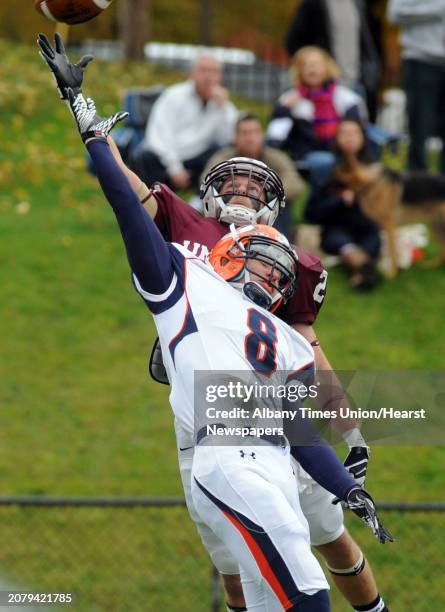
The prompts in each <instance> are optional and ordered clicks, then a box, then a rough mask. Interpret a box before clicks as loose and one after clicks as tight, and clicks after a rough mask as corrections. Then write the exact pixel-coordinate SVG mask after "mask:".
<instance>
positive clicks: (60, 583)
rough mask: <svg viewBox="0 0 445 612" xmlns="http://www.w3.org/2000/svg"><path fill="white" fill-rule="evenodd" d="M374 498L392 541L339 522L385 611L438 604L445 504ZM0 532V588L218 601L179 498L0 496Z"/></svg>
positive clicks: (214, 604)
mask: <svg viewBox="0 0 445 612" xmlns="http://www.w3.org/2000/svg"><path fill="white" fill-rule="evenodd" d="M380 506H381V508H382V512H381V516H382V518H383V520H384V521H385V524H386V525H387V526H388V528H389V529H390V530H391V531H392V533H393V534H394V536H395V537H396V542H395V543H394V544H392V545H385V546H382V545H380V544H379V543H378V542H377V541H376V540H375V539H374V538H373V536H372V534H371V533H370V532H369V531H368V530H367V529H366V528H365V527H364V526H362V525H361V524H360V522H359V521H358V520H357V519H356V517H353V516H348V517H347V523H348V526H349V527H350V529H351V531H352V532H353V534H354V536H355V537H356V539H357V540H358V542H359V543H360V545H361V546H362V547H363V550H364V551H365V553H366V556H367V557H368V559H369V560H370V561H371V563H372V566H373V569H374V573H375V575H376V578H377V580H378V584H379V589H380V591H381V593H382V594H384V596H385V598H386V600H387V601H388V602H389V603H390V604H391V610H392V611H394V612H398V611H400V612H401V611H404V612H406V611H407V610H409V611H410V612H427V611H428V612H431V611H432V610H434V611H438V610H444V609H445V593H444V590H443V576H442V574H443V558H444V540H443V534H444V531H445V504H442V505H441V504H411V505H409V504H405V505H404V504H381V505H380ZM0 538H1V542H2V546H1V547H0V584H1V588H3V589H4V588H9V589H19V590H20V589H22V590H26V591H35V592H39V593H43V592H52V593H72V594H73V595H74V598H75V601H74V603H73V604H72V606H71V609H76V610H82V611H83V610H88V611H96V610H113V611H116V612H117V611H120V610H122V611H123V610H125V611H132V610H146V611H149V612H154V611H157V610H167V609H168V610H169V612H184V611H187V610H193V611H194V612H201V611H202V612H210V611H212V612H217V611H221V612H222V610H223V609H224V608H223V606H222V595H221V589H220V586H219V580H218V577H217V576H216V575H215V572H214V570H213V568H212V566H211V564H210V561H209V559H208V557H207V555H206V553H205V551H204V549H203V547H202V545H201V543H200V540H199V537H198V536H197V534H196V531H195V528H194V526H193V524H192V522H191V521H190V519H189V518H188V515H187V510H186V508H185V506H184V502H183V500H181V499H173V500H172V499H157V500H150V499H136V500H132V499H118V500H106V499H100V500H96V499H94V500H93V499H77V500H76V499H37V498H28V499H26V498H18V499H14V498H9V499H7V498H3V499H0ZM331 598H332V609H333V611H334V612H343V611H344V612H346V611H348V610H350V607H349V606H348V605H347V604H346V603H345V601H344V600H342V599H341V597H340V596H339V594H338V592H336V590H335V589H334V588H333V589H332V591H331ZM39 609H40V610H41V609H42V607H39ZM51 609H52V610H54V609H57V606H52V607H51ZM28 610H29V608H28Z"/></svg>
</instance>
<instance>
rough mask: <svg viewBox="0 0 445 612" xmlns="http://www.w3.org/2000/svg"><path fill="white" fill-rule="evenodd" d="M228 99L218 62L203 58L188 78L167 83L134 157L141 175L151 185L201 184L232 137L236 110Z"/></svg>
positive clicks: (180, 187) (154, 107) (174, 186)
mask: <svg viewBox="0 0 445 612" xmlns="http://www.w3.org/2000/svg"><path fill="white" fill-rule="evenodd" d="M228 97H229V96H228V92H227V90H226V89H225V88H224V87H222V86H221V66H220V63H219V62H218V60H217V59H216V58H214V57H211V56H208V55H201V56H199V57H198V58H197V60H196V62H195V64H194V65H193V67H192V70H191V74H190V79H189V80H187V81H185V82H184V83H178V84H176V85H172V86H171V87H168V88H167V89H166V90H165V91H164V92H163V93H162V94H161V95H160V97H159V98H158V100H156V102H155V104H154V106H153V110H152V112H151V113H150V117H149V119H148V122H147V129H146V133H145V139H144V141H143V142H142V143H141V145H140V146H139V148H138V149H137V151H136V152H135V156H134V159H133V164H134V167H135V169H136V171H137V173H138V174H139V176H140V177H141V178H142V179H143V180H144V181H145V182H147V183H148V184H151V183H152V182H153V181H159V182H162V183H167V184H168V185H170V186H171V187H172V188H175V189H188V188H189V187H192V186H194V187H195V188H197V187H198V182H199V177H200V175H201V172H202V170H203V168H204V166H205V164H206V162H207V160H208V159H209V157H210V156H211V155H212V154H213V153H214V152H215V151H216V150H217V149H218V148H219V147H221V146H223V145H226V144H228V143H229V142H231V141H232V139H233V126H234V123H235V120H236V115H237V111H236V108H235V107H234V105H233V104H232V103H231V102H229V100H228Z"/></svg>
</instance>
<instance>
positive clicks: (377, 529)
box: [332, 486, 394, 544]
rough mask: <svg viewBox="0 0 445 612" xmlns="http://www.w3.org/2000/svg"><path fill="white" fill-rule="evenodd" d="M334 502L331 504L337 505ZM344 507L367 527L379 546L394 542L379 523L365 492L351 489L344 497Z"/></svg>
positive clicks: (356, 488)
mask: <svg viewBox="0 0 445 612" xmlns="http://www.w3.org/2000/svg"><path fill="white" fill-rule="evenodd" d="M338 501H340V500H335V501H334V502H332V503H334V504H335V503H338ZM345 502H346V507H347V508H349V509H350V510H352V512H354V514H356V515H357V516H358V517H359V518H361V520H362V521H363V522H364V523H366V525H368V527H369V528H370V529H371V531H372V532H373V534H374V535H375V537H376V538H377V539H378V541H379V542H380V543H381V544H384V543H385V542H394V538H393V537H392V535H391V534H390V533H389V531H388V530H387V529H385V527H384V526H383V524H382V523H381V522H380V520H379V517H378V516H377V510H376V507H375V503H374V500H373V499H372V497H371V496H370V495H369V493H368V492H367V491H365V490H364V489H362V488H361V487H358V486H357V487H352V488H351V489H349V491H348V493H347V495H346V499H345Z"/></svg>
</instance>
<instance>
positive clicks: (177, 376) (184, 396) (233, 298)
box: [133, 244, 314, 434]
mask: <svg viewBox="0 0 445 612" xmlns="http://www.w3.org/2000/svg"><path fill="white" fill-rule="evenodd" d="M169 250H170V255H171V258H172V261H173V265H174V270H175V274H174V276H173V280H172V282H171V284H170V286H169V287H168V289H167V290H166V291H165V292H164V293H163V294H161V295H153V294H150V293H148V292H146V291H144V290H143V289H142V287H141V285H140V283H139V281H138V279H137V277H136V276H135V275H134V274H133V281H134V284H135V287H136V290H137V291H138V292H139V293H140V295H141V296H142V298H143V299H144V301H145V302H146V304H147V306H148V308H149V309H150V311H151V312H152V314H153V316H154V320H155V324H156V327H157V330H158V334H159V339H160V343H161V348H162V354H163V356H164V364H165V367H166V370H167V373H168V377H169V381H170V384H171V393H170V403H171V406H172V408H173V411H174V413H175V417H176V420H177V422H178V424H179V425H180V426H181V427H182V428H183V429H184V430H185V431H186V432H187V433H189V434H193V432H194V378H195V376H194V375H195V371H206V370H207V371H239V370H243V371H245V370H250V371H255V372H256V373H257V374H260V375H261V376H262V377H264V384H267V381H268V380H269V379H270V376H271V375H272V374H273V373H274V372H275V371H283V372H292V371H295V370H300V369H303V368H306V367H308V366H310V365H311V364H312V363H313V361H314V353H313V350H312V347H311V346H310V344H309V343H308V342H307V341H306V340H305V338H303V336H301V335H300V334H299V333H297V332H296V331H295V330H293V329H292V328H291V327H289V326H288V325H287V324H286V323H284V322H283V321H282V320H281V319H279V318H278V317H276V316H274V315H273V314H271V313H270V312H268V311H267V310H265V309H263V308H261V307H260V306H257V305H256V304H254V303H253V302H252V301H250V300H249V299H248V298H247V297H246V296H245V295H244V294H243V293H241V292H239V291H237V290H236V289H235V288H234V287H232V286H231V285H230V284H229V283H228V282H226V281H225V280H223V279H222V278H221V277H220V276H218V274H216V272H215V271H214V270H213V268H212V267H211V266H210V264H207V263H205V262H203V261H202V260H201V259H198V258H197V257H195V256H194V255H193V254H192V253H191V252H190V251H189V250H187V249H186V248H185V247H183V246H181V245H178V244H169ZM297 290H298V289H297ZM195 433H196V432H195Z"/></svg>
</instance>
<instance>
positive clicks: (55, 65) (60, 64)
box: [37, 32, 94, 101]
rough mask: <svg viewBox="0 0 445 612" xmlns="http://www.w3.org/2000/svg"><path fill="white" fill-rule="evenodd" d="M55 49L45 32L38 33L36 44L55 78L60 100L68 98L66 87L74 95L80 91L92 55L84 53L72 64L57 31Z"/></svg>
mask: <svg viewBox="0 0 445 612" xmlns="http://www.w3.org/2000/svg"><path fill="white" fill-rule="evenodd" d="M54 42H55V49H54V48H53V47H52V46H51V43H50V42H49V40H48V38H47V37H46V36H45V34H39V37H38V38H37V44H38V45H39V47H40V51H39V54H40V56H41V57H42V59H43V61H44V62H46V63H47V64H48V66H49V68H50V70H51V72H52V73H53V76H54V78H55V79H56V83H57V89H58V90H59V94H60V97H61V99H62V100H65V101H67V100H68V94H67V93H66V90H67V88H68V87H71V89H72V90H73V92H74V95H77V94H79V93H82V81H83V73H84V72H85V69H86V67H87V66H88V64H89V63H90V62H91V60H93V59H94V57H93V56H92V55H84V56H83V57H82V58H81V59H80V60H79V62H78V63H77V64H72V63H71V62H70V60H69V59H68V56H67V54H66V51H65V46H64V44H63V40H62V37H61V36H60V34H59V33H58V32H56V33H55V35H54Z"/></svg>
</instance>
